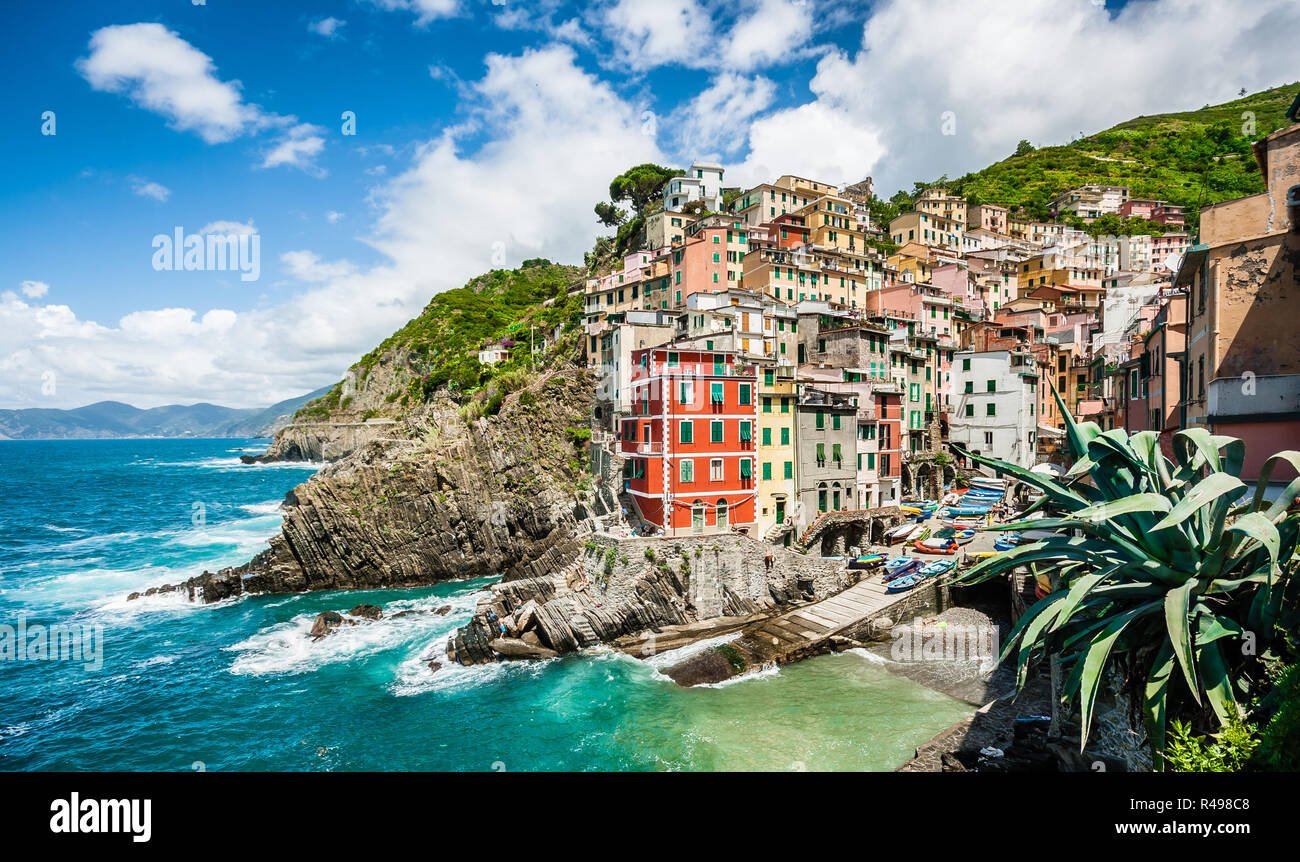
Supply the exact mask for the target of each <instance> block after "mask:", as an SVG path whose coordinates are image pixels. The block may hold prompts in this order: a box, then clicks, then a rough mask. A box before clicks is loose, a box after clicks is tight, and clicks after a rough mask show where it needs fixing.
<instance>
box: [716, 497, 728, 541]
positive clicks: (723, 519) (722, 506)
mask: <svg viewBox="0 0 1300 862" xmlns="http://www.w3.org/2000/svg"><path fill="white" fill-rule="evenodd" d="M727 516H728V512H727V501H726V499H725V498H723V499H721V500H719V501H718V515H717V524H718V532H720V533H721V532H723V531H724V530H726V529H727V523H728V520H729V518H728V517H727Z"/></svg>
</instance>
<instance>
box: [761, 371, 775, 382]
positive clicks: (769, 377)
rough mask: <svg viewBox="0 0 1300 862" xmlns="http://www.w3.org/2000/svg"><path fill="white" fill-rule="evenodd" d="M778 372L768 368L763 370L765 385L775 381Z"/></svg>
mask: <svg viewBox="0 0 1300 862" xmlns="http://www.w3.org/2000/svg"><path fill="white" fill-rule="evenodd" d="M775 375H776V372H775V371H773V370H772V369H770V368H768V369H766V370H765V371H764V372H763V385H764V386H771V385H772V384H773V382H774V381H775Z"/></svg>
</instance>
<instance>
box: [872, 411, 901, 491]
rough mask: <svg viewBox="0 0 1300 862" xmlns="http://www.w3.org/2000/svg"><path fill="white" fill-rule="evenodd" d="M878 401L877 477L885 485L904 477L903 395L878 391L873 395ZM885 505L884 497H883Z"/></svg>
mask: <svg viewBox="0 0 1300 862" xmlns="http://www.w3.org/2000/svg"><path fill="white" fill-rule="evenodd" d="M871 394H872V396H873V397H874V398H875V399H876V416H877V417H878V419H877V420H876V422H877V426H878V427H877V429H876V447H877V449H876V451H877V461H876V463H877V464H878V465H879V469H878V471H877V475H878V476H879V477H880V481H881V483H882V484H883V483H884V480H886V479H894V480H895V481H896V480H897V479H898V478H899V477H901V476H902V475H903V451H902V445H903V444H902V439H903V395H902V393H901V392H890V391H888V390H881V389H877V390H875V391H874V392H872V393H871ZM882 505H883V495H882Z"/></svg>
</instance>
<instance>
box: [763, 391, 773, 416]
mask: <svg viewBox="0 0 1300 862" xmlns="http://www.w3.org/2000/svg"><path fill="white" fill-rule="evenodd" d="M763 412H764V413H771V412H772V398H771V396H769V395H765V396H763Z"/></svg>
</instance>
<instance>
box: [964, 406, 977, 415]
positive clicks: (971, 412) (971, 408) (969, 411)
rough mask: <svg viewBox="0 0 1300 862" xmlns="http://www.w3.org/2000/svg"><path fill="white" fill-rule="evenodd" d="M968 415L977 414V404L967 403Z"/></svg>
mask: <svg viewBox="0 0 1300 862" xmlns="http://www.w3.org/2000/svg"><path fill="white" fill-rule="evenodd" d="M966 415H967V416H974V415H975V405H974V404H967V405H966Z"/></svg>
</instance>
